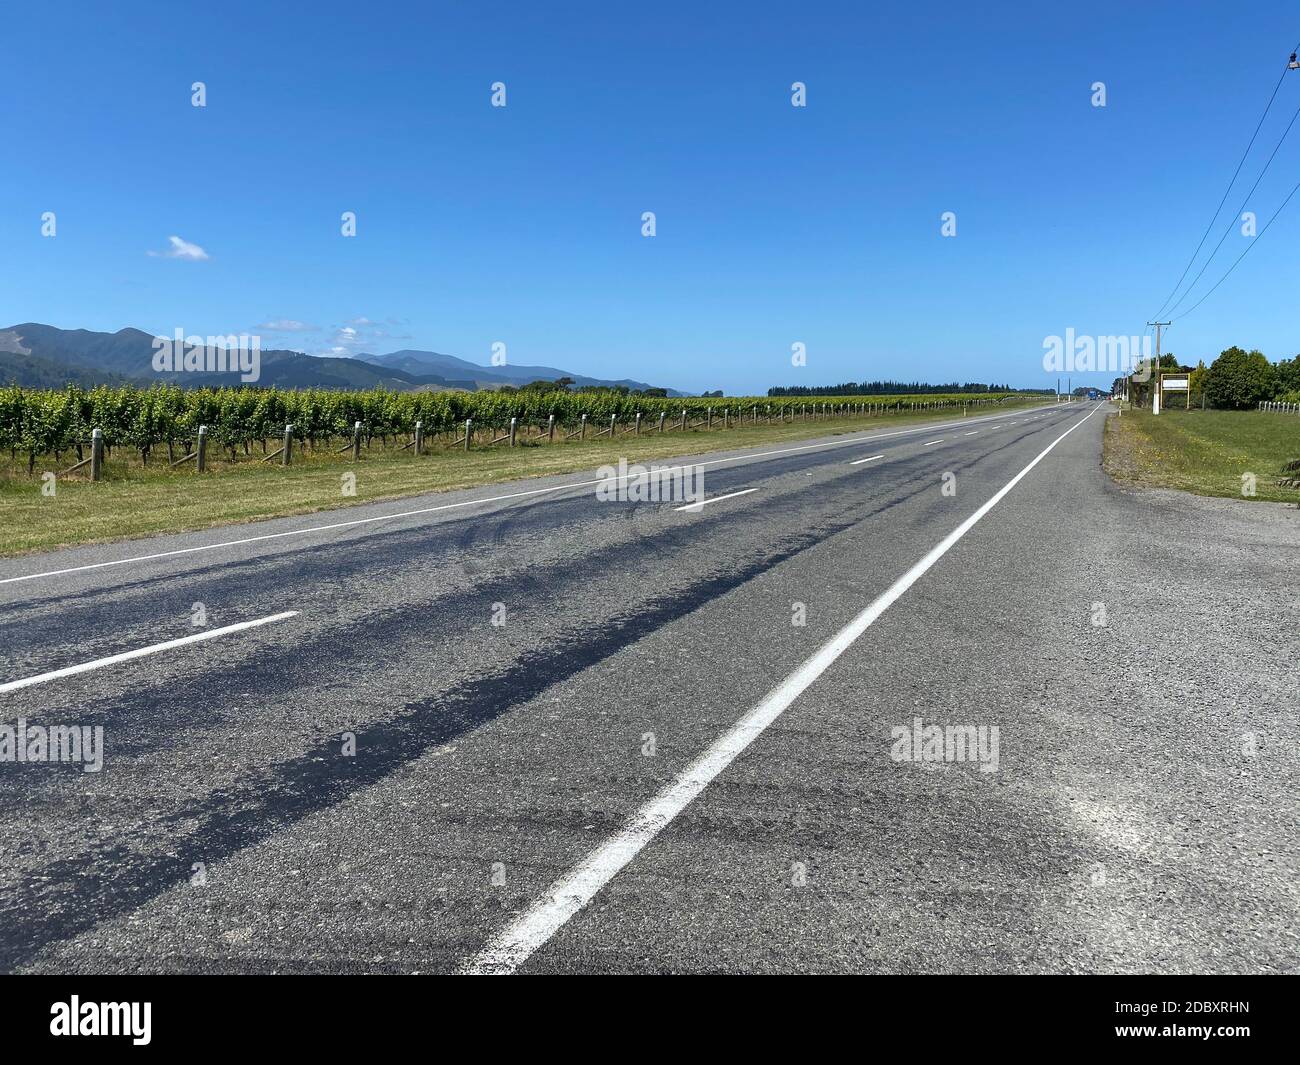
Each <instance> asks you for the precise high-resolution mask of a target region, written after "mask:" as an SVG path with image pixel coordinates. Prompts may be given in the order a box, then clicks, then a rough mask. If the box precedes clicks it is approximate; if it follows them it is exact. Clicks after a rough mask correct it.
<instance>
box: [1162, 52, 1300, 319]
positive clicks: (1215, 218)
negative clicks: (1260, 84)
mask: <svg viewBox="0 0 1300 1065" xmlns="http://www.w3.org/2000/svg"><path fill="white" fill-rule="evenodd" d="M1296 51H1300V42H1298V43H1297V44H1296V46H1295V48H1293V49H1292V50H1291V54H1292V56H1294V55H1295V53H1296ZM1289 69H1291V64H1290V63H1289V62H1288V63H1287V65H1286V66H1284V67H1283V68H1282V73H1281V74H1279V75H1278V79H1277V84H1276V85H1274V86H1273V92H1272V94H1271V95H1270V96H1269V98H1268V103H1267V104H1266V105H1265V106H1264V113H1263V114H1262V115H1260V116H1259V121H1258V122H1257V123H1255V132H1254V133H1252V134H1251V135H1250V143H1249V144H1247V145H1246V150H1245V151H1244V152H1242V153H1241V159H1239V160H1238V161H1237V169H1236V170H1234V171H1233V172H1232V180H1231V181H1229V182H1228V187H1227V188H1226V189H1224V190H1223V198H1222V199H1220V200H1219V206H1218V207H1216V208H1215V209H1214V214H1213V215H1211V216H1210V223H1209V225H1207V226H1206V227H1205V232H1204V233H1202V234H1201V240H1200V243H1198V244H1197V245H1196V250H1195V251H1194V252H1192V257H1191V258H1190V259H1188V260H1187V265H1186V266H1184V267H1183V272H1182V275H1181V276H1180V277H1179V278H1178V283H1177V284H1175V285H1174V287H1173V291H1172V292H1170V293H1169V295H1168V296H1166V297H1165V301H1164V303H1162V304H1161V305H1160V310H1158V311H1157V312H1156V314H1155V317H1157V318H1159V317H1160V315H1162V314H1163V313H1164V311H1165V308H1166V307H1168V306H1169V301H1170V300H1171V299H1173V298H1174V294H1175V293H1176V292H1177V291H1178V289H1179V288H1180V287H1181V286H1182V283H1183V279H1184V278H1186V277H1187V271H1188V270H1190V269H1191V268H1192V263H1194V262H1196V257H1197V256H1198V255H1200V254H1201V248H1203V247H1204V246H1205V238H1206V237H1208V236H1209V235H1210V230H1212V229H1213V228H1214V223H1215V222H1216V221H1218V218H1219V212H1220V211H1222V210H1223V205H1224V204H1225V203H1227V201H1228V194H1229V193H1230V192H1232V186H1233V185H1235V184H1236V183H1237V177H1238V175H1240V173H1241V168H1242V166H1244V165H1245V163H1246V157H1247V156H1248V155H1250V149H1251V148H1253V147H1254V146H1255V138H1256V137H1258V136H1259V131H1260V130H1261V129H1262V128H1263V126H1264V119H1266V118H1268V112H1269V110H1270V109H1271V108H1272V106H1273V101H1274V100H1275V99H1276V98H1277V92H1278V89H1280V88H1281V87H1282V79H1283V78H1285V77H1286V72H1287V71H1288V70H1289ZM1292 121H1295V120H1294V119H1292ZM1287 128H1288V129H1289V128H1290V127H1287ZM1276 150H1277V149H1274V151H1275V152H1276ZM1192 284H1193V285H1195V284H1196V282H1195V281H1193V282H1192ZM1184 296H1186V293H1184Z"/></svg>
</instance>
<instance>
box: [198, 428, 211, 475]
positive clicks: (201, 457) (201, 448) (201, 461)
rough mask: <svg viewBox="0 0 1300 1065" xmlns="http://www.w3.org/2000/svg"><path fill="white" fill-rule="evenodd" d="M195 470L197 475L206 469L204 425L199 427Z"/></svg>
mask: <svg viewBox="0 0 1300 1065" xmlns="http://www.w3.org/2000/svg"><path fill="white" fill-rule="evenodd" d="M196 468H197V469H198V471H199V473H202V472H203V471H204V470H206V469H207V468H208V427H207V426H206V425H200V426H199V443H198V455H197V467H196Z"/></svg>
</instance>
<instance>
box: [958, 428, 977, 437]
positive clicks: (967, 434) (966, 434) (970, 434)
mask: <svg viewBox="0 0 1300 1065" xmlns="http://www.w3.org/2000/svg"><path fill="white" fill-rule="evenodd" d="M978 432H979V430H978V429H976V430H975V432H973V433H963V434H962V436H974V435H975V433H978Z"/></svg>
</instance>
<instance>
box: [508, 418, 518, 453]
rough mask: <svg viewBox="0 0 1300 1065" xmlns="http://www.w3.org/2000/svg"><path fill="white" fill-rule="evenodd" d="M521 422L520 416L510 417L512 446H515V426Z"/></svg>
mask: <svg viewBox="0 0 1300 1065" xmlns="http://www.w3.org/2000/svg"><path fill="white" fill-rule="evenodd" d="M518 424H519V419H518V418H511V419H510V446H511V447H514V446H515V426H516V425H518Z"/></svg>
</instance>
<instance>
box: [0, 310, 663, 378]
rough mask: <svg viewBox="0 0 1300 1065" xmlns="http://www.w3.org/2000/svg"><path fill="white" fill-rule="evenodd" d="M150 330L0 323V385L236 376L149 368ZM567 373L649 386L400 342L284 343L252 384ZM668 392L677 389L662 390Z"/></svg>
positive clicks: (268, 354)
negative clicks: (322, 352) (344, 350)
mask: <svg viewBox="0 0 1300 1065" xmlns="http://www.w3.org/2000/svg"><path fill="white" fill-rule="evenodd" d="M154 350H155V349H154V334H152V333H146V332H145V331H144V330H142V329H130V328H128V329H119V330H118V331H117V332H116V333H98V332H94V331H92V330H89V329H59V328H57V327H55V326H52V325H41V324H39V323H37V322H25V323H23V324H21V325H13V326H9V327H8V328H7V329H0V385H6V384H18V385H22V386H23V387H26V388H61V387H63V386H64V385H65V384H69V383H75V384H79V385H83V386H86V387H89V386H92V385H96V384H119V385H120V384H138V385H148V384H153V383H156V382H158V381H168V382H173V383H175V384H179V385H182V386H184V387H187V388H198V387H202V386H205V385H206V386H219V385H231V384H238V383H239V378H238V376H237V375H236V374H233V373H225V374H219V373H184V372H169V373H159V372H157V371H155V370H154V368H153V357H154ZM560 377H571V378H572V379H573V382H574V384H575V385H577V386H582V385H599V386H605V387H612V386H618V385H622V386H624V387H626V388H629V389H634V390H635V389H646V388H650V387H652V386H650V385H647V384H645V383H643V382H640V381H633V380H630V379H626V378H624V379H622V380H617V381H613V380H606V379H603V378H597V377H586V376H583V375H582V374H577V373H573V372H571V371H569V370H562V369H559V368H557V367H554V366H513V365H506V366H480V365H479V364H478V363H473V362H470V361H468V360H467V359H460V358H457V357H456V356H455V355H444V354H442V353H441V352H437V351H416V350H410V349H406V350H403V351H394V352H389V353H388V354H385V355H370V354H363V355H357V356H356V357H354V358H329V357H324V356H317V355H307V354H305V353H304V352H301V351H288V350H283V349H271V350H264V351H262V353H261V376H260V378H259V379H258V381H257V382H256V384H257V385H258V386H261V387H269V386H271V385H277V386H279V387H280V388H347V389H369V388H384V389H388V390H390V391H393V392H412V391H431V390H432V391H438V390H443V389H463V390H465V391H470V392H475V391H479V390H491V389H495V388H500V387H502V386H503V385H513V386H515V387H518V386H520V385H525V384H528V382H530V381H537V380H548V381H554V380H556V379H557V378H560ZM668 394H669V395H670V396H678V395H682V393H680V392H676V391H673V390H672V389H669V390H668Z"/></svg>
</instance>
